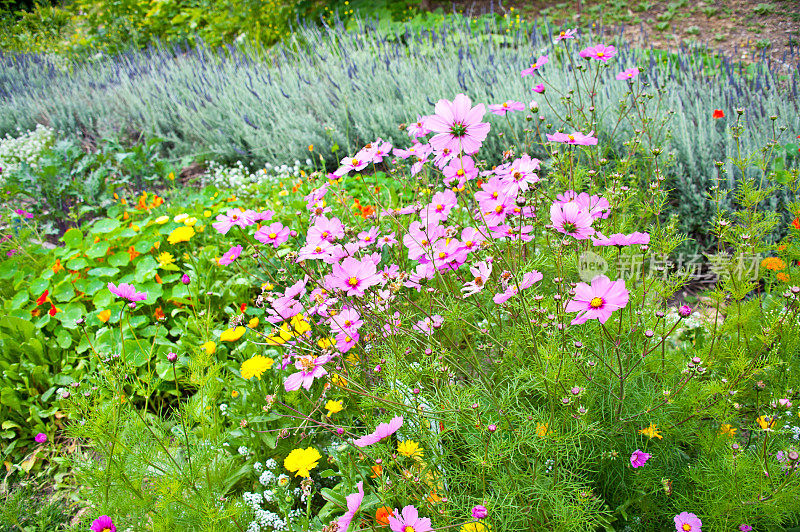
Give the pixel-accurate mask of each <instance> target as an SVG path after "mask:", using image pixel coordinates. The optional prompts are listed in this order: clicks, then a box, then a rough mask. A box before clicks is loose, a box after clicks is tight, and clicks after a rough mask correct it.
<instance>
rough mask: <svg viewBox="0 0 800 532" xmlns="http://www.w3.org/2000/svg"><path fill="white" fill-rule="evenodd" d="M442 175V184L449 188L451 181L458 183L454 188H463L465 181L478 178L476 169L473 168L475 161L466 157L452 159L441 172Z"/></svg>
mask: <svg viewBox="0 0 800 532" xmlns="http://www.w3.org/2000/svg"><path fill="white" fill-rule="evenodd" d="M442 173H443V174H444V179H443V181H444V184H445V185H447V186H450V185H451V184H452V183H453V181H458V183H457V185H456V186H459V187H461V186H463V185H464V184H465V183H466V182H467V181H470V180H472V179H475V178H476V177H478V169H477V168H475V161H474V160H473V159H472V157H469V156H467V155H465V156H463V157H454V158H452V159H450V163H449V164H448V165H447V166H445V167H444V170H442Z"/></svg>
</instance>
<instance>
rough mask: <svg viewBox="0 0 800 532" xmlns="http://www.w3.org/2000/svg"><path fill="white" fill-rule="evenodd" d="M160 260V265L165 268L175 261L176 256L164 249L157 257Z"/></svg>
mask: <svg viewBox="0 0 800 532" xmlns="http://www.w3.org/2000/svg"><path fill="white" fill-rule="evenodd" d="M156 260H157V261H158V265H159V266H161V267H162V268H164V267H165V266H169V265H170V264H172V263H174V262H175V257H173V256H172V253H167V252H166V251H162V252H161V253H159V254H158V257H156Z"/></svg>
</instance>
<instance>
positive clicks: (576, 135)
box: [547, 131, 597, 146]
mask: <svg viewBox="0 0 800 532" xmlns="http://www.w3.org/2000/svg"><path fill="white" fill-rule="evenodd" d="M592 133H594V131H590V132H589V134H588V135H584V134H583V133H581V132H580V131H573V132H572V133H569V134H567V133H553V134H552V135H550V134H549V133H548V134H547V140H549V141H550V142H563V143H564V144H576V145H578V146H596V145H597V137H593V136H592Z"/></svg>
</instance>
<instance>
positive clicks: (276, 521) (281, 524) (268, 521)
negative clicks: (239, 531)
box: [248, 510, 293, 530]
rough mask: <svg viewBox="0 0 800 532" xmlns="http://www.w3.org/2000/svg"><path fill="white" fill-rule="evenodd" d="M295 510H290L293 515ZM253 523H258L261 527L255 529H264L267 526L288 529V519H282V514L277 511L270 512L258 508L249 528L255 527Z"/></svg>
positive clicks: (273, 528)
mask: <svg viewBox="0 0 800 532" xmlns="http://www.w3.org/2000/svg"><path fill="white" fill-rule="evenodd" d="M292 513H293V512H289V515H290V516H291V514H292ZM253 525H256V526H257V527H259V528H256V529H255V530H260V529H264V528H266V527H271V528H272V530H286V526H287V524H286V520H284V519H282V518H281V516H279V515H278V514H276V513H275V512H270V511H269V510H256V518H255V521H253V522H252V523H250V527H249V528H248V530H251V529H253Z"/></svg>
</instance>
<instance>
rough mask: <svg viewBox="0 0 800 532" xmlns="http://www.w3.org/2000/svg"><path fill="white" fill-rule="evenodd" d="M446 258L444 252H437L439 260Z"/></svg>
mask: <svg viewBox="0 0 800 532" xmlns="http://www.w3.org/2000/svg"><path fill="white" fill-rule="evenodd" d="M446 257H447V253H445V252H444V251H440V252H439V258H440V259H444V258H446Z"/></svg>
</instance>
